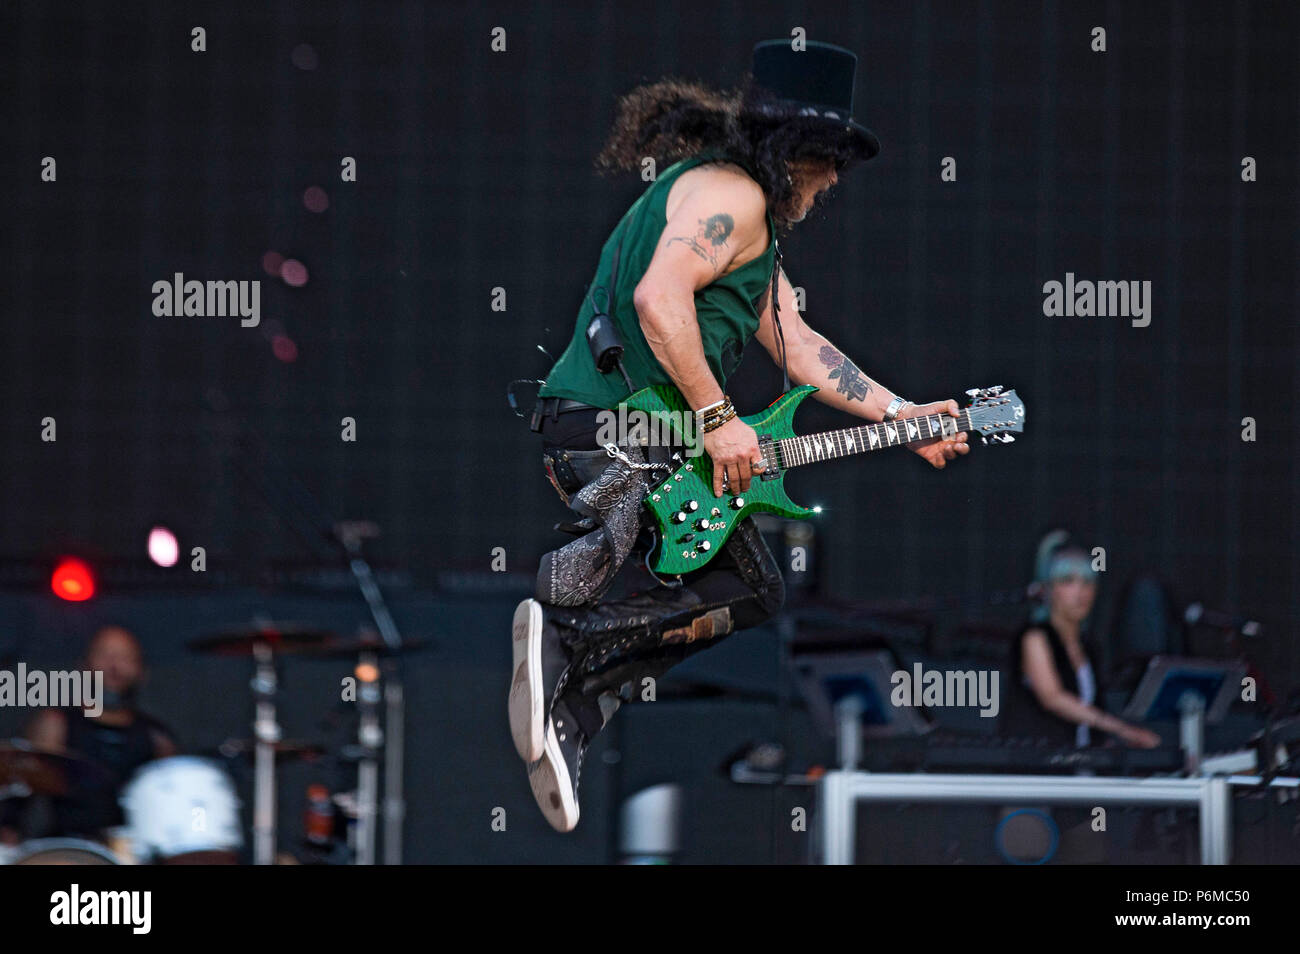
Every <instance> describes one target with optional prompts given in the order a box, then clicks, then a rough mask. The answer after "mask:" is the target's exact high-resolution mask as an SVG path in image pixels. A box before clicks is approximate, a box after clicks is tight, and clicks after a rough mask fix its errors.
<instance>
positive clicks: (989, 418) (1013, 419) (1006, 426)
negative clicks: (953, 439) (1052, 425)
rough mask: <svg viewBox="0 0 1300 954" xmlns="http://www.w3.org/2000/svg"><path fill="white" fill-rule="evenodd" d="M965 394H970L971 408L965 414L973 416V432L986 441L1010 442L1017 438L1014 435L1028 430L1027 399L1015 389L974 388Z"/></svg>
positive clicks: (998, 387) (997, 387) (995, 442)
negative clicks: (1025, 400) (1026, 419)
mask: <svg viewBox="0 0 1300 954" xmlns="http://www.w3.org/2000/svg"><path fill="white" fill-rule="evenodd" d="M966 394H967V395H968V396H969V397H970V399H971V403H970V407H968V408H967V409H966V414H967V415H968V416H969V417H970V427H971V431H972V432H973V433H976V434H978V435H979V436H980V440H982V441H983V442H984V443H985V444H987V443H989V441H992V442H993V443H994V444H1010V443H1011V442H1012V441H1014V440H1015V438H1014V437H1012V436H1011V435H1012V434H1019V433H1021V432H1022V431H1024V429H1025V402H1024V401H1022V400H1020V397H1019V396H1018V395H1017V394H1016V392H1015V391H1014V390H1012V391H1003V390H1002V385H1000V384H999V385H997V386H996V387H991V388H971V389H970V390H969V391H967V392H966Z"/></svg>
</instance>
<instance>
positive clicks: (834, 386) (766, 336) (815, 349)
mask: <svg viewBox="0 0 1300 954" xmlns="http://www.w3.org/2000/svg"><path fill="white" fill-rule="evenodd" d="M777 294H778V299H777V300H778V302H779V304H780V306H781V329H782V331H783V332H784V335H785V345H786V349H787V364H788V366H789V369H790V380H791V381H793V382H794V383H795V384H811V385H814V386H815V387H816V388H817V389H818V390H817V394H816V397H817V400H819V401H821V402H822V403H823V404H829V405H830V406H831V407H836V408H839V409H840V410H842V411H847V412H848V413H850V414H856V415H857V416H858V417H865V418H867V420H870V421H882V420H884V418H885V411H886V410H887V409H888V408H889V405H890V403H891V402H892V401H893V400H894V398H895V396H896V395H895V394H894V393H893V392H892V391H890V390H889V389H888V388H885V387H882V386H881V385H879V384H877V383H876V382H875V381H873V380H872V379H871V378H869V377H867V375H865V374H863V373H862V371H861V370H860V369H859V368H858V366H857V365H856V364H854V363H853V362H852V361H851V360H849V358H848V357H847V356H845V355H844V354H843V353H842V352H841V351H840V350H839V349H838V348H836V347H835V346H834V345H833V344H831V343H830V342H829V341H827V340H826V338H825V337H824V336H823V335H820V334H818V333H817V332H815V331H813V330H812V329H811V328H809V327H808V324H807V322H805V321H804V320H803V316H802V315H800V314H799V312H798V311H797V310H796V309H795V306H794V289H793V288H791V287H790V281H789V279H787V278H786V276H785V272H784V271H783V272H782V273H781V275H780V278H779V279H778V284H777ZM755 337H757V338H758V340H759V342H760V343H761V344H762V345H763V347H764V348H766V349H767V352H768V354H770V355H771V356H772V360H773V361H775V362H777V363H778V364H780V362H781V352H780V347H779V345H778V342H777V337H776V326H775V324H774V323H773V320H772V306H771V303H770V302H769V303H767V305H766V306H765V307H764V309H763V313H762V314H761V315H760V316H759V324H758V332H757V334H756V335H755ZM922 414H950V415H952V416H954V417H956V416H957V414H958V409H957V402H956V401H953V400H947V401H935V402H934V403H932V404H919V405H918V404H909V405H907V406H906V408H904V409H903V410H901V411H899V413H898V416H899V417H900V418H908V417H915V416H917V415H922ZM907 446H908V448H909V449H910V450H912V451H914V452H915V453H916V454H918V455H920V457H922V458H923V459H924V460H925V461H926V462H927V463H928V464H930V466H931V467H934V468H937V469H943V468H944V467H945V466H947V464H948V461H950V460H955V459H956V458H957V457H958V456H959V455H962V454H965V453H967V452H968V451H969V450H970V445H969V444H968V443H967V434H966V433H965V432H964V431H963V432H962V433H960V434H956V435H954V436H952V437H949V438H944V437H934V438H931V439H929V440H926V441H920V442H917V443H911V444H908V445H907Z"/></svg>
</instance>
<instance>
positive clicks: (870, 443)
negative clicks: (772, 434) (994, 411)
mask: <svg viewBox="0 0 1300 954" xmlns="http://www.w3.org/2000/svg"><path fill="white" fill-rule="evenodd" d="M970 430H971V421H970V412H969V410H965V411H962V412H961V414H960V415H958V416H957V417H953V416H952V415H951V414H930V415H928V416H926V417H909V418H906V419H899V420H896V421H888V422H881V423H879V424H862V425H860V426H858V427H846V428H844V429H843V430H839V431H823V432H822V433H820V434H802V435H800V436H798V437H787V438H786V439H785V440H781V441H777V442H776V443H777V446H778V447H779V448H780V453H781V461H780V466H781V467H782V468H783V469H784V468H789V467H801V466H803V465H804V464H811V463H815V462H816V461H822V460H831V459H833V458H836V457H847V456H849V455H850V454H864V453H866V452H867V451H873V450H880V449H881V448H882V447H896V446H898V445H901V444H914V443H916V442H917V441H925V440H929V439H930V438H932V437H952V436H955V435H956V434H959V433H961V432H962V431H970Z"/></svg>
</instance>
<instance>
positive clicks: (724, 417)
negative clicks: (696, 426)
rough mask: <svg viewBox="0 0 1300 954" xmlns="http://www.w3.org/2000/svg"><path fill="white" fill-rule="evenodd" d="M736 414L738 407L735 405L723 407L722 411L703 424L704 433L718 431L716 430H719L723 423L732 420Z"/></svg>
mask: <svg viewBox="0 0 1300 954" xmlns="http://www.w3.org/2000/svg"><path fill="white" fill-rule="evenodd" d="M735 416H736V409H735V408H734V407H732V406H731V405H727V407H726V408H724V409H723V410H722V411H721V412H719V413H718V414H717V415H715V416H713V417H711V418H709V419H708V420H707V421H705V422H704V425H703V426H704V433H705V434H707V433H709V432H710V431H716V430H717V429H718V428H720V427H721V426H722V425H723V424H726V423H727V422H728V421H730V420H731V419H732V418H734V417H735Z"/></svg>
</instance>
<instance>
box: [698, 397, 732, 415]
mask: <svg viewBox="0 0 1300 954" xmlns="http://www.w3.org/2000/svg"><path fill="white" fill-rule="evenodd" d="M730 400H731V398H729V397H727V396H726V395H725V394H724V395H722V400H721V401H714V402H713V403H712V404H708V405H706V406H704V407H702V408H700V409H699V410H698V411H696V412H695V416H696V417H697V418H699V417H702V416H703V415H705V414H707V413H709V411H712V410H713V409H714V408H717V407H722V406H723V405H724V404H726V403H727V402H728V401H730Z"/></svg>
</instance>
